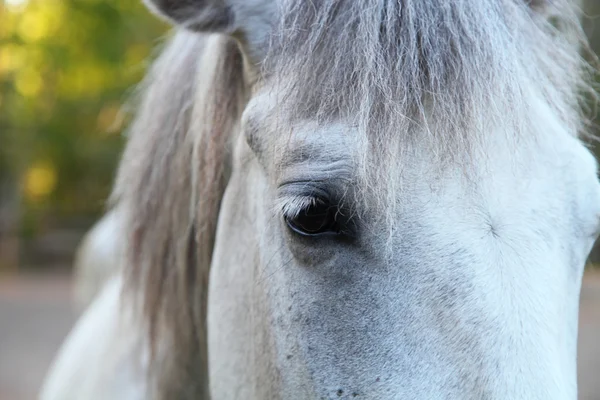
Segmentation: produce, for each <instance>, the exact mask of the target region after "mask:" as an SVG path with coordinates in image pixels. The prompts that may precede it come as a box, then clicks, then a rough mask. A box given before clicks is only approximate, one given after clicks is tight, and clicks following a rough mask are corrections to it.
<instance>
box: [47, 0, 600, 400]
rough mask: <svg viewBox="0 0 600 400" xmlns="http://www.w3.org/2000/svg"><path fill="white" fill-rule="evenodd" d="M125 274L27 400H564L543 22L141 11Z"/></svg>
mask: <svg viewBox="0 0 600 400" xmlns="http://www.w3.org/2000/svg"><path fill="white" fill-rule="evenodd" d="M147 3H148V4H149V6H150V7H151V8H152V9H153V10H154V11H155V12H156V13H159V14H161V15H164V16H166V17H167V18H168V19H169V20H170V21H172V22H174V23H176V24H178V25H179V26H180V29H179V30H178V31H177V33H176V35H175V37H174V39H173V41H172V42H171V43H170V45H169V46H168V48H167V49H166V51H165V52H164V53H163V55H162V57H161V58H160V60H159V61H158V62H157V63H156V65H155V66H154V68H153V69H152V71H151V73H150V76H149V79H148V82H149V83H148V86H147V90H146V93H145V101H144V102H143V104H142V105H141V109H140V110H139V113H138V118H137V120H136V121H135V123H134V125H133V127H132V135H131V139H130V142H129V144H128V147H127V149H126V152H125V154H124V156H123V161H122V164H121V169H120V171H119V176H118V180H117V183H116V188H115V192H114V197H113V201H114V204H115V207H119V209H120V210H121V211H122V212H123V214H121V218H122V221H121V223H122V225H121V226H122V227H123V232H122V237H123V238H124V239H123V240H124V245H125V248H126V251H127V259H126V265H125V266H124V268H123V272H122V273H121V274H120V275H119V276H117V277H116V278H115V279H113V280H111V282H110V283H108V285H107V287H106V288H105V289H104V291H103V293H102V294H101V295H100V297H99V298H98V299H97V300H96V301H95V303H94V304H93V305H92V306H91V308H90V309H89V310H88V311H87V313H86V315H85V316H84V317H83V319H82V320H81V321H80V322H79V323H78V326H77V327H76V328H75V330H74V331H73V333H72V334H71V336H70V338H69V339H68V340H67V342H66V344H65V346H64V348H63V349H62V351H61V354H60V355H59V357H58V360H57V362H56V364H55V366H54V369H53V370H52V372H51V373H50V375H49V378H48V380H47V382H46V385H45V387H44V390H43V394H42V399H148V398H152V399H207V398H209V397H210V398H212V399H215V400H221V399H338V398H341V399H353V398H359V399H377V400H381V399H543V400H548V399H575V398H576V395H577V384H576V339H577V316H578V297H579V291H580V283H581V282H580V281H581V277H582V271H583V266H584V262H585V259H586V257H587V255H588V253H589V251H590V249H591V247H592V244H593V242H594V240H595V238H596V235H597V233H598V228H599V222H600V218H599V215H600V185H599V183H598V179H597V176H596V163H595V161H594V158H593V156H592V155H591V154H590V152H589V151H588V150H587V149H586V147H585V146H584V144H583V143H582V141H581V133H582V123H581V121H582V118H581V116H580V113H579V95H580V93H581V91H582V90H586V89H588V85H587V79H588V76H587V75H588V74H587V72H586V71H587V70H588V67H587V66H586V65H585V63H584V62H583V61H582V59H581V58H580V56H579V47H580V44H581V42H582V40H583V39H582V34H581V32H580V28H579V23H578V18H577V9H576V7H575V6H573V5H571V3H570V2H569V1H567V0H553V1H550V0H548V1H545V0H536V1H533V0H532V1H526V0H456V1H447V0H427V1H424V0H361V1H352V0H321V1H294V0H289V1H281V2H278V1H274V0H205V1H200V0H148V1H147ZM121 294H123V295H122V296H121Z"/></svg>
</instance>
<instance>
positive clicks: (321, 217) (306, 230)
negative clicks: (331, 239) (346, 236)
mask: <svg viewBox="0 0 600 400" xmlns="http://www.w3.org/2000/svg"><path fill="white" fill-rule="evenodd" d="M335 215H336V208H335V207H332V206H331V205H330V204H329V203H327V202H323V201H317V202H315V203H314V204H311V205H309V206H307V207H306V208H305V209H304V210H302V211H300V212H299V213H298V215H296V216H295V217H285V221H286V223H287V225H288V227H289V228H290V229H291V230H292V231H294V232H296V233H299V234H301V235H304V236H315V235H319V234H322V233H339V228H338V224H337V222H336V220H335Z"/></svg>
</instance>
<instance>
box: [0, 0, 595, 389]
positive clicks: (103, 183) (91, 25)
mask: <svg viewBox="0 0 600 400" xmlns="http://www.w3.org/2000/svg"><path fill="white" fill-rule="evenodd" d="M585 2H586V3H585V11H586V18H585V21H584V23H585V29H586V32H587V34H588V36H589V38H590V42H591V44H592V47H593V48H594V50H595V51H596V53H597V54H600V20H599V18H600V17H599V16H600V0H585ZM166 32H167V27H166V25H164V24H163V23H161V22H159V21H157V19H156V18H154V17H152V16H151V15H149V14H148V12H147V11H146V10H145V9H144V7H143V6H142V5H141V1H140V0H0V400H21V399H33V398H34V397H35V394H36V392H37V390H38V389H39V385H40V383H41V380H42V378H43V376H44V373H45V372H46V369H47V368H48V365H49V362H50V361H51V359H52V357H53V355H54V353H55V352H56V350H57V347H58V346H59V344H60V343H61V341H62V340H63V338H64V336H65V335H66V333H67V332H68V331H69V330H70V328H71V326H72V324H73V322H74V321H75V319H76V316H77V314H78V310H77V309H76V308H75V307H74V306H73V302H72V278H71V268H72V262H73V256H74V253H75V250H76V248H77V245H78V244H79V243H80V241H81V239H82V237H83V235H84V234H85V232H86V231H87V230H88V229H89V228H90V227H91V226H92V225H93V223H94V222H95V221H96V220H97V219H98V218H99V217H100V216H101V215H102V212H103V210H104V207H105V200H106V198H107V196H108V194H109V192H110V188H111V184H112V181H113V178H114V174H115V169H116V166H117V163H118V159H119V156H120V152H121V149H122V147H123V144H124V131H123V130H124V128H125V127H126V126H127V123H128V120H129V119H130V118H131V113H130V111H131V107H129V106H128V99H129V98H130V97H131V94H132V91H133V90H135V86H136V84H137V83H138V82H139V81H140V79H141V78H142V77H143V75H144V72H145V70H146V68H147V66H148V64H149V61H150V60H151V59H152V55H153V53H154V52H155V49H156V48H157V46H159V45H160V43H161V42H162V40H163V38H164V35H165V33H166ZM599 84H600V78H599ZM594 109H595V107H590V110H592V111H590V112H594V111H593V110H594ZM596 122H597V121H596ZM597 131H598V133H600V130H598V129H597ZM591 145H592V146H594V144H593V143H592V144H591ZM596 153H597V154H598V155H600V146H597V147H596ZM594 262H597V263H600V245H599V246H597V247H596V249H594V252H593V254H592V257H591V258H590V265H589V267H588V270H587V272H586V277H585V279H584V287H583V292H582V297H581V316H580V319H581V322H580V342H579V343H580V344H579V347H580V357H579V379H580V392H581V393H580V399H586V400H592V399H594V400H600V271H599V270H598V269H595V267H594V265H593V264H594Z"/></svg>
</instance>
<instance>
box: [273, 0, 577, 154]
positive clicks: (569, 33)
mask: <svg viewBox="0 0 600 400" xmlns="http://www.w3.org/2000/svg"><path fill="white" fill-rule="evenodd" d="M532 3H534V2H532ZM537 3H539V4H537ZM542 3H543V4H542ZM575 3H576V2H573V1H568V0H557V1H548V2H540V1H538V2H535V4H526V2H525V1H519V0H477V1H469V0H457V1H447V0H429V1H422V0H363V1H353V0H324V1H319V2H312V1H311V2H303V1H302V2H299V1H287V2H285V4H284V5H283V6H282V9H281V15H282V17H281V21H280V23H279V25H278V26H277V27H276V29H275V31H276V33H275V35H273V37H272V43H271V55H270V57H269V58H268V59H267V62H266V63H265V67H266V68H265V70H266V71H267V73H273V74H279V75H284V76H282V78H285V79H287V81H288V82H289V80H291V83H290V84H289V86H288V87H287V93H288V95H287V96H286V100H287V101H288V103H289V105H290V107H289V109H290V110H295V112H296V115H295V117H297V118H315V117H317V118H324V119H329V118H336V117H339V116H341V117H342V118H345V119H348V118H350V120H352V121H353V122H354V124H355V125H356V126H357V127H359V128H360V129H361V130H362V131H363V132H364V133H365V134H367V135H369V136H370V137H371V139H370V140H372V141H378V142H383V143H385V144H386V147H390V146H389V143H391V142H393V136H398V135H402V136H409V135H410V134H411V133H412V132H414V130H415V129H414V128H415V127H420V128H421V129H424V130H425V132H426V133H427V138H428V139H429V141H430V143H431V145H432V146H435V147H441V148H440V149H439V150H440V153H450V155H460V154H462V153H464V152H465V151H467V150H468V146H467V143H468V142H469V141H470V140H471V139H472V138H474V137H475V138H476V137H477V136H478V135H482V134H485V126H484V122H486V123H487V124H488V125H489V124H496V125H498V124H501V125H504V126H506V125H508V126H513V127H515V128H516V129H519V128H524V127H523V126H522V124H523V121H522V119H524V118H526V117H527V116H528V115H529V114H528V112H527V108H528V104H527V103H526V99H525V96H524V94H525V93H526V92H527V91H531V90H534V91H539V92H540V93H541V94H542V95H543V96H544V97H545V99H546V100H547V101H548V103H549V104H550V106H551V107H552V108H553V110H554V112H555V113H556V114H557V115H559V116H560V118H561V119H562V120H563V121H564V123H565V125H567V126H571V127H578V126H580V121H581V119H580V115H579V110H580V104H579V94H580V92H581V90H582V89H583V90H587V88H588V81H587V80H586V78H587V76H586V75H585V74H584V71H585V70H586V68H587V66H586V64H585V63H584V62H583V61H582V58H581V57H580V55H579V43H580V42H583V39H582V38H583V37H584V36H583V34H582V32H581V29H580V25H579V18H578V14H577V13H578V11H579V9H578V8H577V5H576V4H575ZM282 81H284V79H282ZM532 85H533V86H532ZM433 124H435V127H436V129H434V128H433V126H432V125H433ZM572 132H573V134H577V129H574V130H573V131H572ZM419 140H423V138H419ZM384 148H385V147H384Z"/></svg>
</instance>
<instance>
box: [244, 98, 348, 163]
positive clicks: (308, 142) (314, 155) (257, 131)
mask: <svg viewBox="0 0 600 400" xmlns="http://www.w3.org/2000/svg"><path fill="white" fill-rule="evenodd" d="M241 125H242V131H243V134H244V136H245V139H246V142H247V143H248V145H249V146H250V148H251V149H252V150H253V151H254V153H255V154H256V155H257V156H258V157H259V158H261V159H263V161H268V164H269V165H272V166H275V167H277V168H285V167H289V166H292V165H296V164H301V163H304V164H310V162H311V161H314V163H315V164H320V163H322V162H328V161H338V160H341V159H345V160H347V161H348V162H350V159H351V157H352V154H354V151H355V150H354V149H355V146H354V144H353V138H354V136H355V134H354V133H355V130H354V128H352V127H351V126H350V125H348V124H345V123H343V122H342V121H333V122H317V121H312V120H290V119H288V118H287V116H286V110H285V108H283V107H280V103H279V102H278V98H277V95H276V94H274V93H273V92H272V91H267V92H266V93H263V94H259V95H257V96H255V97H253V98H252V99H251V100H250V102H249V103H248V106H247V107H246V109H245V111H244V113H243V115H242V121H241Z"/></svg>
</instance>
